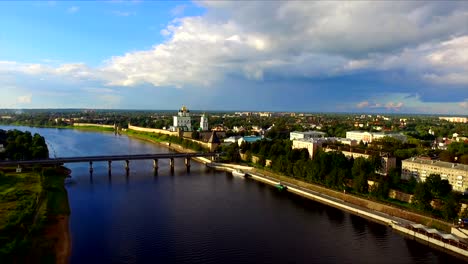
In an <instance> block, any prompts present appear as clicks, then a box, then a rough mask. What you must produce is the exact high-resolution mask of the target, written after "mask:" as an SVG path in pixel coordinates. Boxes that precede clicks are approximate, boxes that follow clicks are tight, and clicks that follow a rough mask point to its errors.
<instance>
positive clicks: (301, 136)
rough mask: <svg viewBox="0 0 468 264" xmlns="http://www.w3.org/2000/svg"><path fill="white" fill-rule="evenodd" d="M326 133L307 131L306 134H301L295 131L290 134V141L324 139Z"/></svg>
mask: <svg viewBox="0 0 468 264" xmlns="http://www.w3.org/2000/svg"><path fill="white" fill-rule="evenodd" d="M324 137H325V132H320V131H306V132H299V131H294V132H290V133H289V139H290V140H295V139H309V138H324Z"/></svg>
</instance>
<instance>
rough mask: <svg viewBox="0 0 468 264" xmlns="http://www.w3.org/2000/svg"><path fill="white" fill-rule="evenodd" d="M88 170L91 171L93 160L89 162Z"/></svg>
mask: <svg viewBox="0 0 468 264" xmlns="http://www.w3.org/2000/svg"><path fill="white" fill-rule="evenodd" d="M89 172H91V173H93V162H92V161H90V162H89Z"/></svg>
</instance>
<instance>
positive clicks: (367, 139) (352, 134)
mask: <svg viewBox="0 0 468 264" xmlns="http://www.w3.org/2000/svg"><path fill="white" fill-rule="evenodd" d="M384 137H391V138H395V139H398V140H401V141H403V142H405V141H406V136H405V135H403V134H401V133H382V132H367V131H348V132H346V138H349V139H353V140H356V141H357V142H360V141H361V140H362V142H364V143H371V142H372V141H373V140H376V139H381V138H384Z"/></svg>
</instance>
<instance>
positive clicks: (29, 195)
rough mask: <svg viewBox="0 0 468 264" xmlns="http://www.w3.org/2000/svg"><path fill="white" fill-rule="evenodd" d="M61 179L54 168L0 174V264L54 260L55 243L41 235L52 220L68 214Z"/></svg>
mask: <svg viewBox="0 0 468 264" xmlns="http://www.w3.org/2000/svg"><path fill="white" fill-rule="evenodd" d="M64 178H65V176H64V174H63V172H62V170H60V169H59V170H57V169H55V168H48V169H44V170H43V172H42V173H41V172H32V171H31V172H24V173H7V174H3V173H0V263H10V262H14V263H22V262H28V261H29V262H30V261H31V260H32V261H33V262H34V261H36V260H37V259H36V260H34V259H35V257H38V258H39V259H40V260H41V262H42V261H43V260H44V261H46V262H50V260H53V256H54V246H53V245H54V243H56V241H49V240H47V239H46V238H45V237H44V235H43V232H44V229H45V228H46V227H47V225H48V224H51V219H53V218H54V216H57V215H64V214H65V215H68V214H70V209H69V206H68V196H67V192H66V189H65V188H64V185H63V181H64ZM32 256H34V257H32ZM52 262H53V261H52Z"/></svg>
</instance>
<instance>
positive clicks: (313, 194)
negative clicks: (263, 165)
mask: <svg viewBox="0 0 468 264" xmlns="http://www.w3.org/2000/svg"><path fill="white" fill-rule="evenodd" d="M70 128H72V129H78V130H80V127H70ZM83 130H87V131H95V132H109V133H112V131H103V130H101V129H100V128H99V127H96V129H93V128H92V127H87V129H83ZM122 134H124V135H126V136H127V137H130V138H135V139H139V140H144V141H147V142H151V143H153V144H158V145H160V146H164V147H166V148H168V149H170V150H173V151H176V152H195V151H194V150H191V149H187V148H184V147H182V146H180V145H178V144H175V143H171V144H169V143H167V142H160V141H157V140H152V139H149V138H146V137H144V136H141V137H140V136H138V135H136V134H129V133H122ZM193 159H194V160H195V161H197V162H200V163H203V164H205V165H206V166H208V167H210V168H213V169H215V170H221V171H228V172H231V173H232V172H233V171H235V170H236V169H241V170H244V172H246V171H247V170H248V174H249V176H251V177H250V178H252V179H254V180H256V181H260V182H263V183H265V184H269V185H273V186H274V185H276V184H278V182H281V183H282V184H284V185H286V186H287V187H288V192H291V193H294V194H295V195H300V196H302V197H304V198H307V199H311V200H314V201H317V202H320V203H322V204H325V205H328V206H332V207H335V208H338V209H340V210H343V211H347V212H349V213H352V214H354V215H357V216H360V217H363V218H366V219H369V220H372V221H375V222H377V223H379V224H384V225H387V226H389V227H391V228H392V230H395V231H396V232H398V233H399V234H400V235H403V236H407V237H410V238H412V239H414V240H416V241H418V242H421V243H423V244H425V245H427V246H433V247H435V248H438V249H440V250H442V251H444V252H448V253H450V254H454V255H456V256H458V257H461V258H463V259H464V260H465V261H466V260H468V250H464V249H461V248H459V247H455V246H453V245H450V243H449V244H446V243H443V242H442V243H441V242H440V240H437V239H435V238H434V237H431V236H430V235H425V234H421V233H420V232H417V231H415V230H413V229H410V228H408V227H409V224H410V223H415V222H411V221H410V220H406V219H403V218H399V217H396V216H393V215H391V214H386V213H385V212H384V211H379V210H372V209H369V208H365V207H362V206H360V205H359V204H356V203H353V201H352V200H353V199H351V200H347V199H346V198H343V199H340V197H333V195H332V196H330V195H327V194H326V193H329V192H326V193H323V192H320V190H314V189H320V187H321V186H317V188H314V189H311V188H307V187H302V186H298V185H295V184H293V183H291V182H288V181H282V180H281V178H283V177H281V178H279V177H278V178H279V179H278V178H275V177H270V176H266V175H258V174H259V172H258V171H260V172H262V174H263V172H266V171H264V170H262V169H256V168H254V167H248V166H242V165H236V164H225V163H215V162H212V161H211V160H209V159H206V158H193ZM252 171H254V172H252ZM284 177H287V176H284ZM285 183H286V184H285ZM331 191H333V190H331ZM345 196H346V195H345ZM348 197H351V196H350V195H349V194H348ZM363 199H364V198H363ZM366 200H367V199H366ZM400 210H401V209H400ZM69 225H70V223H69V216H64V217H63V218H60V221H59V222H58V223H57V224H56V225H54V226H55V228H57V229H58V231H57V233H59V234H60V236H59V237H60V239H62V240H63V241H67V243H57V244H60V245H55V246H56V254H57V263H67V262H68V259H69V257H70V256H71V239H70V230H69ZM64 226H66V227H67V228H65V227H64ZM55 228H54V229H55ZM67 230H68V231H67ZM60 246H61V247H60ZM64 252H67V254H64ZM60 261H61V262H60Z"/></svg>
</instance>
